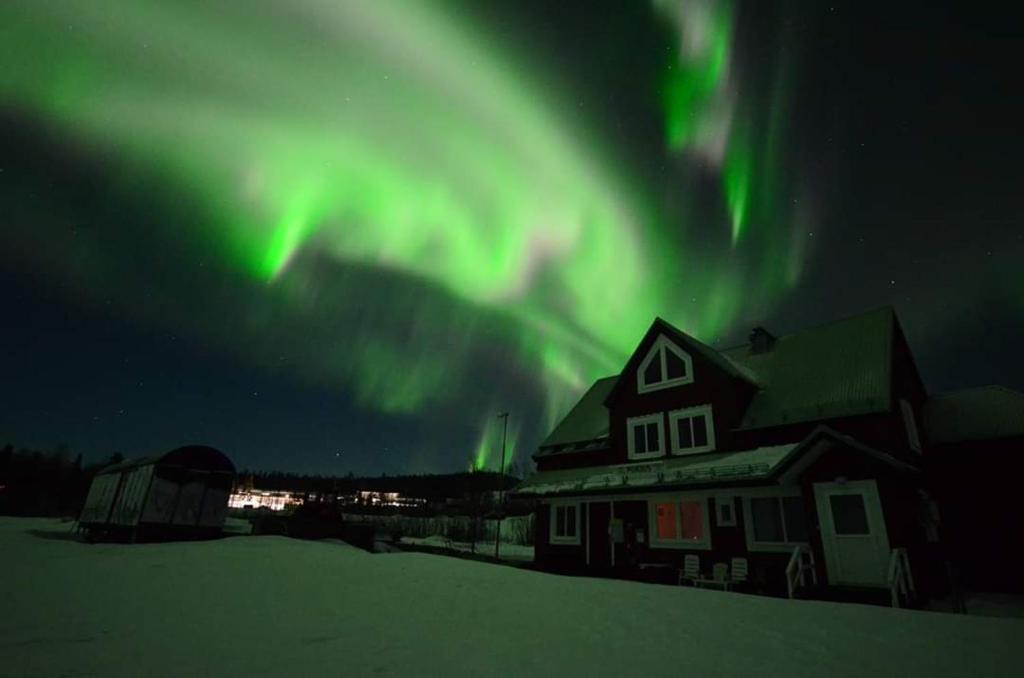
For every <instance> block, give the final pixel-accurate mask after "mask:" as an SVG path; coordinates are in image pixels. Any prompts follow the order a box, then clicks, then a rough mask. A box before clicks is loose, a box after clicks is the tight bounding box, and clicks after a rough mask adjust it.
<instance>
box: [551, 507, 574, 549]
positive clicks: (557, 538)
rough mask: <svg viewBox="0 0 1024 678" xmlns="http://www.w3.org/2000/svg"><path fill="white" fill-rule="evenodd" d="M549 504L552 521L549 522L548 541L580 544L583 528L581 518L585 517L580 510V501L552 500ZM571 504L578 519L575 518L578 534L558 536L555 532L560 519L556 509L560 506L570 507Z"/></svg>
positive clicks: (569, 544) (568, 544)
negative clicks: (557, 517)
mask: <svg viewBox="0 0 1024 678" xmlns="http://www.w3.org/2000/svg"><path fill="white" fill-rule="evenodd" d="M549 506H550V512H551V515H550V516H549V521H550V523H549V529H548V542H549V543H551V544H564V545H567V546H579V544H580V532H581V530H582V528H581V527H580V521H581V519H582V517H583V513H582V511H580V502H578V501H553V502H551V504H549ZM570 506H571V507H572V508H573V510H574V511H576V520H575V527H576V534H574V535H569V536H558V535H557V534H555V526H556V525H557V524H558V521H557V520H556V511H557V510H558V508H559V507H562V508H567V507H570Z"/></svg>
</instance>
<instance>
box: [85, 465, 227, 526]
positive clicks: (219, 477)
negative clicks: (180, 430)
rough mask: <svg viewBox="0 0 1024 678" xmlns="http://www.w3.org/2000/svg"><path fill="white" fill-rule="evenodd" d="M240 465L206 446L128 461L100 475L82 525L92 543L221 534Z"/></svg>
mask: <svg viewBox="0 0 1024 678" xmlns="http://www.w3.org/2000/svg"><path fill="white" fill-rule="evenodd" d="M234 477H235V465H234V464H233V463H231V460H230V459H228V458H227V456H225V455H224V453H223V452H220V451H219V450H216V449H214V448H212V447H206V446H203V445H189V446H186V447H179V448H177V449H175V450H171V451H170V452H165V453H164V454H160V455H156V456H153V457H145V458H142V459H133V460H128V461H123V462H120V463H118V464H114V465H112V466H108V467H106V468H104V469H101V470H100V471H99V472H97V474H96V476H95V477H94V478H93V481H92V485H91V486H90V488H89V494H88V496H87V497H86V499H85V506H84V507H83V508H82V513H81V515H80V517H79V519H78V526H79V529H80V530H83V531H84V532H85V534H86V538H87V539H88V540H89V541H97V540H114V541H167V540H176V539H211V538H215V537H219V536H221V533H222V530H223V527H224V518H225V516H226V515H227V511H228V496H229V495H230V494H231V486H232V483H233V481H234Z"/></svg>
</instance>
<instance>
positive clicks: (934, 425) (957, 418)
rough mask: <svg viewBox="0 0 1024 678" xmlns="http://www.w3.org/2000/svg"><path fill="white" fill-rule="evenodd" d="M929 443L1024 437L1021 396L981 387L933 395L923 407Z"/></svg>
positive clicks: (1022, 396)
mask: <svg viewBox="0 0 1024 678" xmlns="http://www.w3.org/2000/svg"><path fill="white" fill-rule="evenodd" d="M924 428H925V432H926V433H927V435H928V440H929V441H930V442H932V443H958V442H963V441H966V440H992V439H996V438H1012V437H1016V436H1022V437H1024V393H1020V392H1019V391H1014V390H1011V389H1008V388H1004V387H1002V386H982V387H979V388H969V389H964V390H962V391H954V392H952V393H945V394H942V395H938V396H934V397H932V398H931V399H929V400H928V402H926V403H925V406H924Z"/></svg>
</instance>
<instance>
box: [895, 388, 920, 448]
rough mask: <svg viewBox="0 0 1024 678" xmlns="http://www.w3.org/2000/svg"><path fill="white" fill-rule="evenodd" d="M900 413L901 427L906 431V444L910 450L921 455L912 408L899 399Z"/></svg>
mask: <svg viewBox="0 0 1024 678" xmlns="http://www.w3.org/2000/svg"><path fill="white" fill-rule="evenodd" d="M900 411H901V412H902V413H903V426H904V428H906V430H907V443H908V444H909V445H910V449H912V450H914V451H915V452H917V453H918V454H921V436H920V435H919V434H918V432H917V419H916V418H915V417H914V407H913V406H912V405H911V404H910V403H909V402H907V401H906V400H904V399H903V398H900Z"/></svg>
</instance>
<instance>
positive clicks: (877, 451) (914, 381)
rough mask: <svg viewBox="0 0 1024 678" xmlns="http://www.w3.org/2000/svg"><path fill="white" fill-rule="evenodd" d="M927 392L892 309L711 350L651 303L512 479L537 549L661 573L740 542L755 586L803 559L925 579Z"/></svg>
mask: <svg viewBox="0 0 1024 678" xmlns="http://www.w3.org/2000/svg"><path fill="white" fill-rule="evenodd" d="M927 406H928V396H927V393H926V391H925V388H924V385H923V383H922V381H921V378H920V376H919V375H918V372H917V368H916V367H915V365H914V360H913V357H912V355H911V352H910V348H909V346H908V344H907V341H906V338H905V337H904V334H903V331H902V329H901V328H900V324H899V322H898V320H897V318H896V315H895V313H894V311H893V310H892V309H891V308H883V309H880V310H876V311H872V312H869V313H865V314H863V315H859V316H856V317H852V318H848V319H844V320H840V321H837V322H832V323H829V324H826V325H822V326H820V327H814V328H811V329H808V330H804V331H801V332H796V333H794V334H790V335H786V336H781V337H778V338H776V337H773V336H772V335H771V334H769V333H768V332H767V331H765V330H763V329H761V328H757V329H755V330H754V331H753V332H752V333H751V336H750V342H749V343H748V344H745V345H742V346H737V347H734V348H731V349H727V350H722V351H718V350H715V349H713V348H711V347H710V346H707V345H705V344H703V343H701V342H700V341H698V340H696V339H694V338H693V337H691V336H689V335H687V334H685V333H683V332H681V331H679V330H678V329H676V328H675V327H673V326H672V325H670V324H669V323H667V322H665V321H664V320H661V319H657V320H655V321H654V323H653V324H652V325H651V327H650V329H649V330H648V331H647V333H646V334H645V335H644V337H643V339H642V340H641V341H640V343H639V345H638V346H637V348H636V350H635V351H634V353H633V355H632V357H631V358H630V359H629V361H628V362H627V363H626V365H625V367H624V368H623V370H622V372H621V373H619V374H618V375H615V376H611V377H607V378H605V379H601V380H598V381H597V382H595V383H594V384H593V385H592V386H591V387H590V389H589V390H588V391H587V392H586V393H585V394H584V395H583V397H582V398H581V399H580V401H579V402H578V403H577V404H576V406H575V407H574V408H573V409H572V410H571V411H570V412H569V413H568V415H566V417H565V418H564V419H563V420H562V421H561V422H560V423H559V424H558V425H557V426H556V427H555V429H554V431H552V432H551V434H550V435H549V436H548V437H547V439H546V440H544V442H543V443H542V444H541V446H540V448H539V449H538V451H537V452H536V454H535V455H534V459H535V461H536V463H537V472H536V473H534V474H533V475H532V476H531V477H529V478H528V479H527V480H526V481H524V483H523V484H522V485H521V486H520V487H519V488H518V489H517V493H518V494H519V495H520V496H524V497H534V498H536V500H537V502H538V503H537V506H538V508H537V517H538V521H537V528H536V539H535V548H536V560H537V563H538V564H539V565H540V566H542V567H544V568H547V569H552V570H559V571H586V572H591V573H595V574H613V573H615V574H625V575H636V574H638V573H639V572H641V571H646V572H659V571H661V572H663V573H666V575H665V576H666V578H667V579H668V580H672V577H674V576H676V575H675V572H676V571H677V570H676V568H681V567H682V565H683V560H684V556H686V555H697V556H698V557H699V560H700V569H701V570H702V571H704V572H709V571H710V570H711V568H712V565H713V564H715V563H730V562H731V560H732V558H734V557H739V558H744V559H746V561H747V563H748V566H749V572H750V574H749V579H750V585H751V586H753V587H754V588H755V589H757V590H763V591H768V592H772V591H776V592H782V591H786V590H787V588H788V586H790V585H795V586H799V582H798V581H797V577H796V575H797V574H798V573H799V572H800V571H801V565H802V566H803V568H805V569H806V568H811V567H813V571H814V574H815V575H816V578H817V581H818V582H819V584H825V585H828V586H831V587H856V588H874V589H879V590H886V591H888V590H890V589H891V588H892V587H893V586H896V585H898V584H900V583H906V578H905V577H903V576H902V575H901V572H902V570H905V569H907V564H908V562H909V564H910V569H911V570H912V571H913V573H914V574H916V575H917V579H918V584H919V587H920V585H921V584H927V583H928V582H929V581H932V582H935V581H938V580H939V579H938V577H937V575H935V571H936V569H937V568H929V567H928V566H929V565H932V564H935V561H936V556H935V553H936V551H937V550H938V549H937V547H936V546H935V541H936V540H937V538H938V529H937V525H936V521H937V515H938V511H937V510H936V506H935V503H934V502H933V501H932V499H931V497H930V494H929V493H930V489H929V483H928V482H927V480H926V478H927V474H926V473H924V472H923V467H924V460H925V458H926V457H927V449H926V447H925V446H926V445H927V440H926V438H925V435H924V434H925V431H924V430H923V429H922V426H921V422H922V414H923V412H924V411H925V409H926V407H927ZM812 560H813V563H814V564H813V566H811V564H810V563H811V561H812ZM787 568H788V575H789V577H788V580H789V581H788V583H787ZM942 573H944V570H942ZM804 574H805V575H806V576H805V577H804V584H805V585H808V584H809V583H810V581H811V576H810V575H811V572H810V571H805V572H804Z"/></svg>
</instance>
